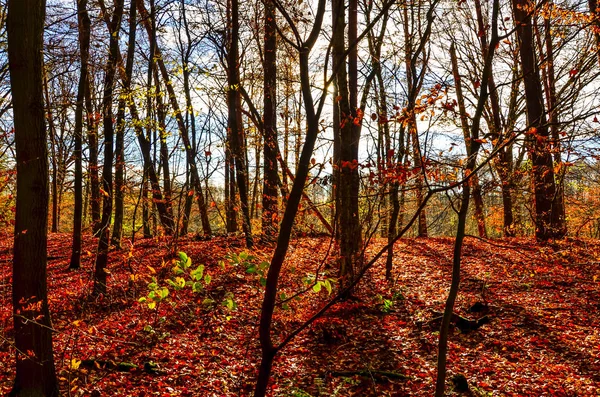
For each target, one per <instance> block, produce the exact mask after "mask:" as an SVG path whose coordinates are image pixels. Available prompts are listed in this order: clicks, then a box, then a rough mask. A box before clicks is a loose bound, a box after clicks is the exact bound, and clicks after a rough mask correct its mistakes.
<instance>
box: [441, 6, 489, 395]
mask: <svg viewBox="0 0 600 397" xmlns="http://www.w3.org/2000/svg"><path fill="white" fill-rule="evenodd" d="M498 13H499V0H494V3H493V17H492V37H491V42H490V44H491V45H490V50H489V51H488V52H487V53H486V56H485V59H484V66H483V71H482V79H481V80H482V81H487V79H488V78H489V76H490V74H491V66H492V60H493V57H494V52H495V48H496V44H497V43H498V42H499V41H498ZM450 54H451V56H452V63H453V69H454V73H455V76H456V77H459V78H458V81H457V89H458V90H460V76H458V65H457V62H456V53H455V50H454V43H452V44H451V46H450ZM487 97H488V85H487V84H482V85H481V87H480V91H479V99H478V101H477V106H476V109H475V114H474V115H473V120H472V124H471V126H470V127H469V126H468V125H466V127H467V129H468V130H469V133H468V136H466V137H465V138H466V139H465V143H466V149H467V163H466V167H465V171H464V177H469V176H471V178H472V177H473V176H474V174H473V172H474V170H475V166H476V165H477V153H478V152H479V148H480V147H481V143H480V139H479V130H480V125H481V117H482V115H483V110H484V107H485V103H486V102H487ZM465 116H466V113H463V112H462V111H461V118H462V119H463V120H464V119H465V118H466V117H465ZM464 125H465V124H463V126H464ZM472 184H473V180H472V179H470V180H466V181H465V182H464V183H462V199H461V205H460V209H459V213H458V225H457V227H456V239H455V240H454V252H453V259H452V281H451V283H450V291H449V292H448V298H447V299H446V305H445V307H444V315H443V317H442V325H441V327H440V336H439V344H438V360H437V379H436V384H435V397H443V396H444V390H445V386H446V358H447V350H448V335H449V330H450V321H451V319H452V315H453V312H454V303H455V302H456V297H457V295H458V289H459V286H460V268H461V253H462V245H463V240H464V238H465V226H466V221H467V212H468V209H469V199H470V197H469V196H470V193H471V187H472Z"/></svg>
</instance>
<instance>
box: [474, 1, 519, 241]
mask: <svg viewBox="0 0 600 397" xmlns="http://www.w3.org/2000/svg"><path fill="white" fill-rule="evenodd" d="M475 12H476V15H477V29H478V37H479V43H480V47H481V54H482V57H483V58H484V59H485V57H486V56H487V52H488V38H487V30H486V28H485V26H486V23H485V21H484V19H483V13H482V9H481V1H480V0H475ZM487 84H488V91H489V99H490V107H491V110H492V122H491V123H489V124H488V127H489V129H490V131H491V134H492V135H491V136H492V141H495V142H496V144H495V146H500V145H503V141H504V138H505V136H504V133H503V131H505V130H506V131H511V130H510V129H508V128H505V126H503V124H502V119H501V117H500V100H499V98H498V91H497V89H496V83H495V81H494V72H493V66H492V72H491V73H490V77H489V79H488V81H487ZM513 88H514V90H513V91H512V93H511V95H514V94H517V93H518V83H517V86H516V87H513ZM511 103H512V102H511ZM509 108H510V106H509ZM493 164H494V166H495V168H496V170H497V172H498V175H499V177H500V181H501V187H500V188H501V190H502V205H503V212H504V221H503V233H504V237H512V236H514V225H513V222H514V221H513V213H512V193H511V192H512V182H511V178H512V144H510V145H508V146H507V147H501V148H500V149H499V150H498V156H497V157H496V159H495V161H494V163H493ZM478 185H479V184H477V186H475V188H474V189H473V198H474V200H475V212H476V219H477V226H478V229H479V233H480V237H483V236H482V235H481V234H482V233H483V232H485V224H484V222H483V217H482V216H483V214H482V212H483V209H482V210H479V209H478V208H477V207H478V205H481V207H483V205H482V204H483V203H482V199H481V204H477V203H478V202H479V201H480V198H478V196H481V194H480V193H479V188H478Z"/></svg>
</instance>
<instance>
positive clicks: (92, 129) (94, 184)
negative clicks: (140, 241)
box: [85, 16, 108, 235]
mask: <svg viewBox="0 0 600 397" xmlns="http://www.w3.org/2000/svg"><path fill="white" fill-rule="evenodd" d="M107 17H108V16H107ZM85 84H86V90H85V108H86V112H87V140H88V170H87V172H88V174H89V176H90V210H91V211H90V212H91V214H90V215H91V218H92V233H93V234H94V235H97V233H98V231H99V230H100V200H101V199H100V178H99V176H98V169H99V167H98V121H99V116H98V115H97V113H96V110H95V109H94V105H93V102H92V92H91V87H92V86H91V84H90V73H89V72H88V75H87V79H86V82H85Z"/></svg>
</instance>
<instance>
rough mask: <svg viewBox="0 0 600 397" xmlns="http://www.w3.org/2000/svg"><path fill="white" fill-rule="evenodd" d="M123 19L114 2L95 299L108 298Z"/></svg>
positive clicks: (104, 111)
mask: <svg viewBox="0 0 600 397" xmlns="http://www.w3.org/2000/svg"><path fill="white" fill-rule="evenodd" d="M122 16H123V0H115V6H114V11H113V15H112V21H111V24H110V29H109V33H110V41H109V43H110V44H109V55H108V60H107V61H106V75H105V76H104V93H103V97H102V118H103V123H104V166H103V167H102V185H103V190H104V191H103V195H104V199H103V200H102V221H101V227H100V238H99V240H98V255H97V257H96V266H95V270H94V291H93V293H94V295H99V294H106V282H107V273H106V265H107V262H108V248H109V242H110V239H109V237H110V220H111V215H112V198H113V189H112V182H113V174H112V162H113V134H114V130H113V128H114V126H113V120H112V117H113V112H112V104H113V91H114V82H115V73H116V66H117V56H118V54H119V30H120V28H121V18H122Z"/></svg>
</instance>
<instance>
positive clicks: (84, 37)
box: [69, 0, 91, 269]
mask: <svg viewBox="0 0 600 397" xmlns="http://www.w3.org/2000/svg"><path fill="white" fill-rule="evenodd" d="M77 15H78V26H79V56H80V58H81V66H80V69H79V86H78V88H77V102H76V105H75V131H74V135H75V150H74V152H73V156H74V157H75V181H74V184H75V189H74V190H75V191H74V195H75V197H74V208H73V247H72V249H71V261H70V263H69V269H79V268H80V266H81V229H82V215H83V191H82V190H83V189H82V185H83V170H82V164H81V153H82V140H83V102H84V100H85V91H86V89H87V79H88V62H89V52H90V26H91V21H90V17H89V15H88V12H87V0H78V1H77Z"/></svg>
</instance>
